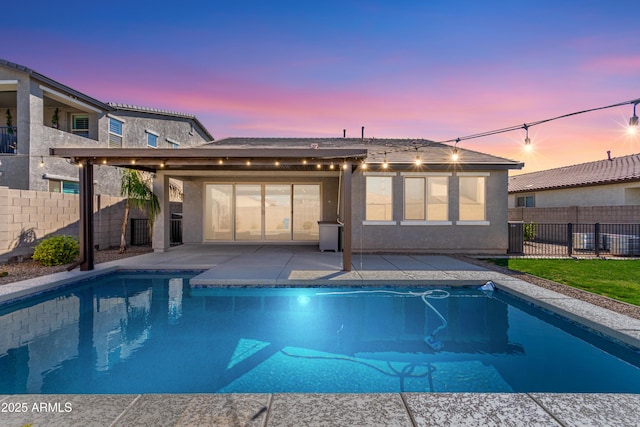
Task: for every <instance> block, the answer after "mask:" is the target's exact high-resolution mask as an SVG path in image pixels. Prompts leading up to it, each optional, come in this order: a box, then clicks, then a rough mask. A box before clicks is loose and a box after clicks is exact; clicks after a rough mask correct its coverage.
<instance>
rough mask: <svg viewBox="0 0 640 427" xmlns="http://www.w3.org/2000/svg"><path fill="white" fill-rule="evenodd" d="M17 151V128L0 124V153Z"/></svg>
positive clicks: (14, 152)
mask: <svg viewBox="0 0 640 427" xmlns="http://www.w3.org/2000/svg"><path fill="white" fill-rule="evenodd" d="M17 152H18V128H17V127H15V126H0V154H16V153H17Z"/></svg>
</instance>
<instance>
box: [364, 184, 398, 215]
mask: <svg viewBox="0 0 640 427" xmlns="http://www.w3.org/2000/svg"><path fill="white" fill-rule="evenodd" d="M363 175H364V195H365V196H364V221H362V225H396V224H397V221H395V220H394V219H393V217H394V215H393V209H394V200H393V195H394V191H393V185H394V182H395V180H394V177H396V176H397V173H395V172H365V173H363ZM369 178H389V182H390V185H389V191H390V194H389V198H390V201H391V209H390V212H391V219H383V220H380V219H367V214H368V211H369V209H368V207H369V204H368V202H367V194H368V192H367V186H368V181H369Z"/></svg>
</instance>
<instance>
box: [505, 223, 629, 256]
mask: <svg viewBox="0 0 640 427" xmlns="http://www.w3.org/2000/svg"><path fill="white" fill-rule="evenodd" d="M508 252H509V253H510V254H513V255H536V256H567V257H570V256H581V255H584V256H595V257H600V256H615V257H618V256H640V224H599V223H597V224H536V223H509V250H508Z"/></svg>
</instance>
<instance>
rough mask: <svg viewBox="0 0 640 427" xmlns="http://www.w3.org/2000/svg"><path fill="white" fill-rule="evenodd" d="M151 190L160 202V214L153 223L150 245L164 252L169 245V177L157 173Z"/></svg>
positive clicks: (155, 249) (155, 250)
mask: <svg viewBox="0 0 640 427" xmlns="http://www.w3.org/2000/svg"><path fill="white" fill-rule="evenodd" d="M153 192H154V193H155V194H156V196H157V197H158V202H159V203H160V214H159V215H158V216H157V217H156V220H155V222H154V223H153V238H152V246H153V250H154V252H166V251H167V250H168V249H169V246H170V245H171V242H170V237H171V228H170V227H171V212H170V206H169V177H168V176H167V175H164V174H157V175H156V177H155V178H154V179H153Z"/></svg>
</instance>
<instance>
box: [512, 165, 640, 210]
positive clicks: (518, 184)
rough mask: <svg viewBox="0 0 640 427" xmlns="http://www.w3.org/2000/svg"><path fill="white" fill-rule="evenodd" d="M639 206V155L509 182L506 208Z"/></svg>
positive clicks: (525, 175)
mask: <svg viewBox="0 0 640 427" xmlns="http://www.w3.org/2000/svg"><path fill="white" fill-rule="evenodd" d="M625 205H640V154H632V155H629V156H622V157H616V158H611V157H609V158H607V159H604V160H598V161H595V162H589V163H582V164H578V165H571V166H564V167H561V168H556V169H549V170H543V171H538V172H532V173H527V174H522V175H516V176H512V177H510V178H509V207H510V208H534V207H535V208H558V207H567V206H625Z"/></svg>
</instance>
